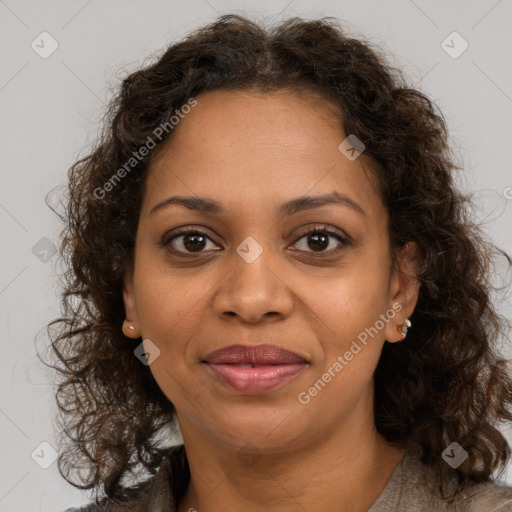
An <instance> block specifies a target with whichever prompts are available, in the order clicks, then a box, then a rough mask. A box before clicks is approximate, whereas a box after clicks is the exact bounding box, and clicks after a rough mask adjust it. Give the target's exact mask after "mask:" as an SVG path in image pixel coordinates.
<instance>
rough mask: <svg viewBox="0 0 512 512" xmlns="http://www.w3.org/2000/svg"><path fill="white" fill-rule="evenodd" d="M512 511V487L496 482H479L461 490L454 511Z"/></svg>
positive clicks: (454, 504)
mask: <svg viewBox="0 0 512 512" xmlns="http://www.w3.org/2000/svg"><path fill="white" fill-rule="evenodd" d="M481 511H486V512H512V487H509V486H506V485H498V484H495V483H483V484H477V485H474V486H473V487H470V488H469V489H466V490H465V491H462V492H460V493H459V494H458V495H457V497H456V499H455V501H454V503H453V512H481Z"/></svg>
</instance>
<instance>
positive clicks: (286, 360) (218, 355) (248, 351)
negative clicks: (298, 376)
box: [205, 345, 307, 365]
mask: <svg viewBox="0 0 512 512" xmlns="http://www.w3.org/2000/svg"><path fill="white" fill-rule="evenodd" d="M205 361H206V362H207V363H211V364H239V365H270V364H290V363H307V361H306V359H304V358H303V357H301V356H300V355H299V354H296V353H295V352H292V351H290V350H286V349H284V348H281V347H278V346H276V345H256V346H249V345H231V346H229V347H225V348H221V349H219V350H216V351H215V352H210V353H209V354H208V355H207V356H206V357H205Z"/></svg>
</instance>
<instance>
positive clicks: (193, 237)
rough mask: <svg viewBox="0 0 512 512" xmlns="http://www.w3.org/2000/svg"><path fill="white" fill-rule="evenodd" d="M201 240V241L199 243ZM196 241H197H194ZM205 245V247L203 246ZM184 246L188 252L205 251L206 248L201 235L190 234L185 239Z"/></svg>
mask: <svg viewBox="0 0 512 512" xmlns="http://www.w3.org/2000/svg"><path fill="white" fill-rule="evenodd" d="M198 239H200V241H198ZM192 240H195V241H192ZM201 244H203V246H201ZM183 245H184V246H185V247H186V249H187V250H191V249H192V250H193V249H194V248H196V249H197V248H199V249H203V248H204V237H203V235H200V234H197V233H196V234H190V235H186V236H185V238H184V239H183Z"/></svg>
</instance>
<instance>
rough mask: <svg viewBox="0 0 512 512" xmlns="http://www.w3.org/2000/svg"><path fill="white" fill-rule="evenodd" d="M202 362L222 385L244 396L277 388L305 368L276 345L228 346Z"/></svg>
mask: <svg viewBox="0 0 512 512" xmlns="http://www.w3.org/2000/svg"><path fill="white" fill-rule="evenodd" d="M203 362H204V363H205V364H206V365H207V366H208V368H209V370H210V371H211V374H212V375H213V376H214V377H216V378H217V380H218V381H220V382H221V383H222V384H224V385H226V386H228V387H229V388H230V389H234V390H236V391H239V392H244V393H246V394H255V393H261V392H264V391H270V390H273V389H276V388H277V387H281V386H282V385H283V384H284V383H285V382H287V381H289V380H290V379H292V378H293V377H295V375H297V374H298V373H300V372H301V371H302V370H303V369H304V368H305V367H306V366H307V365H308V364H309V362H308V361H307V360H306V359H305V358H304V357H302V356H300V355H299V354H297V353H295V352H292V351H290V350H286V349H283V348H281V347H278V346H276V345H257V346H248V345H231V346H229V347H225V348H222V349H220V350H216V351H214V352H211V353H210V354H208V355H207V356H206V358H205V360H204V361H203Z"/></svg>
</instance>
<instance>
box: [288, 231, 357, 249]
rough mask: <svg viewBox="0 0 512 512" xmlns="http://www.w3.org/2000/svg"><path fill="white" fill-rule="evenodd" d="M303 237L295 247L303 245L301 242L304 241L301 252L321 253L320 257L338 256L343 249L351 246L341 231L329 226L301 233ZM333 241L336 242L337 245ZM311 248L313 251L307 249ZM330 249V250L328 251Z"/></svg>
mask: <svg viewBox="0 0 512 512" xmlns="http://www.w3.org/2000/svg"><path fill="white" fill-rule="evenodd" d="M301 235H302V236H301V237H300V238H299V239H298V240H297V242H295V245H297V244H298V245H299V246H300V245H301V244H300V243H299V242H301V241H303V243H302V248H301V247H299V250H300V251H303V252H312V253H319V255H320V256H325V255H333V254H337V253H339V252H340V251H342V250H343V248H344V247H345V246H347V245H349V241H348V240H347V238H346V237H345V236H344V235H343V234H342V233H341V232H339V231H337V230H335V229H332V228H328V227H327V226H322V225H320V226H314V228H312V229H311V228H310V229H308V230H307V231H305V232H304V231H303V232H302V233H301ZM333 240H336V241H337V242H338V244H336V243H335V242H334V241H333ZM308 248H310V249H311V251H308V250H307V249H308ZM326 249H329V250H326Z"/></svg>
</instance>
